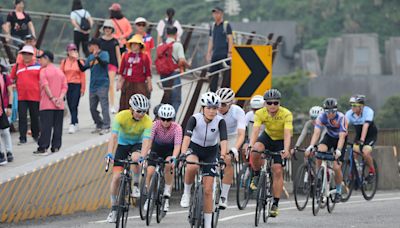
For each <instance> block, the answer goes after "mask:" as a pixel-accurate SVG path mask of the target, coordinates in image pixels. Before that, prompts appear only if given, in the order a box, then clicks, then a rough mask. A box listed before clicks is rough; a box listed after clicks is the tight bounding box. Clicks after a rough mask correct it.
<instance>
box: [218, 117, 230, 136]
mask: <svg viewBox="0 0 400 228" xmlns="http://www.w3.org/2000/svg"><path fill="white" fill-rule="evenodd" d="M218 128H219V140H220V141H224V140H228V130H227V128H226V122H225V120H224V119H222V120H221V121H219V124H218Z"/></svg>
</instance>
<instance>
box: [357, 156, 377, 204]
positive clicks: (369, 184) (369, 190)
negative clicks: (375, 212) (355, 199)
mask: <svg viewBox="0 0 400 228" xmlns="http://www.w3.org/2000/svg"><path fill="white" fill-rule="evenodd" d="M364 164H365V163H364ZM373 164H374V167H375V175H374V176H373V177H372V176H369V169H368V167H367V166H366V165H364V167H363V178H362V184H361V193H362V194H363V196H364V199H366V200H371V199H372V198H374V196H375V193H376V189H377V187H378V166H377V164H376V161H375V160H374V159H373Z"/></svg>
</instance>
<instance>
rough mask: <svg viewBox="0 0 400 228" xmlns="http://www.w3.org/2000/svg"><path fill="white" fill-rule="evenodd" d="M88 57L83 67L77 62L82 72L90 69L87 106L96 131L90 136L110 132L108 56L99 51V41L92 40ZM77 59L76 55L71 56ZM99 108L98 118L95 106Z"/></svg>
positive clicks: (104, 52)
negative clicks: (100, 113) (100, 112)
mask: <svg viewBox="0 0 400 228" xmlns="http://www.w3.org/2000/svg"><path fill="white" fill-rule="evenodd" d="M89 51H90V53H91V54H90V55H89V57H88V58H87V59H86V62H85V65H82V63H81V62H80V61H79V60H78V61H77V62H78V65H79V68H80V70H81V71H82V72H83V71H85V70H87V69H89V68H90V86H89V105H90V113H91V114H92V118H93V121H94V122H95V124H96V129H95V130H94V131H92V134H100V135H103V134H107V133H108V132H110V113H109V112H110V110H109V108H110V107H109V104H108V88H109V86H110V80H109V78H108V64H109V62H110V56H109V55H108V53H107V52H106V51H103V50H101V49H100V40H99V39H97V38H93V39H91V40H90V42H89ZM73 56H74V57H75V58H78V56H77V53H76V54H75V55H73ZM99 103H100V106H101V111H102V116H103V118H101V117H100V115H99V111H97V106H98V105H99Z"/></svg>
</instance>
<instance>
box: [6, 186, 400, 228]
mask: <svg viewBox="0 0 400 228" xmlns="http://www.w3.org/2000/svg"><path fill="white" fill-rule="evenodd" d="M176 198H177V197H176ZM175 201H176V202H175ZM177 201H178V200H174V202H173V203H174V204H173V205H171V209H170V212H169V213H168V214H167V216H166V217H165V218H164V219H163V220H162V221H161V224H157V223H156V221H155V217H153V223H152V224H151V226H152V227H162V228H181V227H189V224H188V222H187V210H184V209H182V208H180V207H178V205H177V204H178V202H177ZM309 205H310V204H309ZM254 210H255V204H254V201H250V202H249V205H248V207H247V208H246V209H245V210H243V211H240V210H238V209H237V207H236V203H235V201H234V197H233V196H232V197H230V204H229V208H228V209H227V210H225V211H222V213H221V215H220V220H219V227H230V228H236V227H237V228H239V227H240V228H242V227H254ZM108 212H109V211H108V210H99V211H96V212H92V213H78V214H74V215H70V216H63V217H61V216H55V217H51V218H47V219H46V220H38V221H28V222H24V223H23V224H10V225H5V224H0V226H1V227H35V228H38V227H43V228H48V227H57V228H64V227H85V228H86V227H87V228H97V227H99V228H102V227H105V228H106V227H115V224H109V223H107V222H106V221H105V219H106V217H107V214H108ZM130 212H131V211H130ZM140 226H146V225H145V222H144V221H141V220H140V218H139V216H138V210H137V209H136V208H135V209H134V210H133V212H132V214H131V216H130V219H129V220H128V227H140ZM267 226H268V227H351V228H356V227H362V228H365V227H371V228H372V227H373V228H375V227H385V228H389V227H396V228H399V227H400V191H380V192H377V194H376V196H375V198H374V199H373V200H372V201H365V200H364V198H363V197H362V195H361V194H360V193H359V192H356V194H355V195H353V196H352V197H351V198H350V200H349V201H348V202H347V203H341V204H337V205H336V207H335V210H334V212H333V214H329V213H328V212H327V210H326V209H323V210H322V209H321V210H320V212H319V214H318V215H317V216H313V215H312V212H311V208H310V207H308V208H306V209H305V210H304V211H302V212H299V211H297V209H296V206H295V204H294V201H293V200H282V202H281V203H280V215H279V216H278V217H277V218H274V219H272V218H270V219H269V220H268V223H267V224H264V223H262V221H261V224H260V225H259V227H267Z"/></svg>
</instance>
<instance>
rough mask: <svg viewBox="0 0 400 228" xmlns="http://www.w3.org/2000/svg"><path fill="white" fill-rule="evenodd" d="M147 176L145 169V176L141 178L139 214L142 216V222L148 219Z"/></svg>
mask: <svg viewBox="0 0 400 228" xmlns="http://www.w3.org/2000/svg"><path fill="white" fill-rule="evenodd" d="M146 176H147V170H146V169H145V170H144V175H143V176H141V180H140V198H139V214H140V219H142V220H145V219H146V212H145V210H144V203H145V202H146V199H147V190H146Z"/></svg>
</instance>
